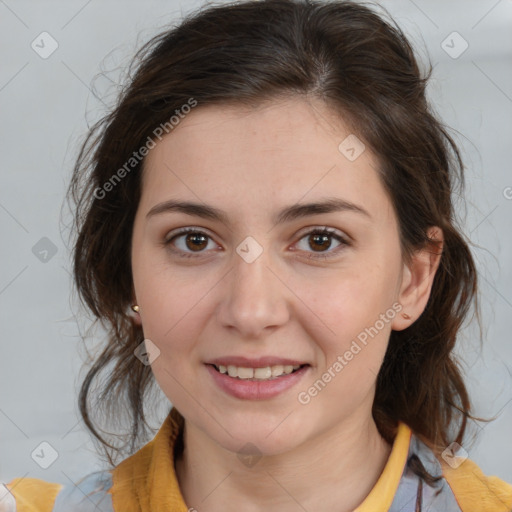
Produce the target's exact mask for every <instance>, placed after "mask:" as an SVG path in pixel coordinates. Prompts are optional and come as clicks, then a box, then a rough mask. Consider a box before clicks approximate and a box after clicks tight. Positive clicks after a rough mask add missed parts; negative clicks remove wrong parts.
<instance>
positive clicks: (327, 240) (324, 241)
mask: <svg viewBox="0 0 512 512" xmlns="http://www.w3.org/2000/svg"><path fill="white" fill-rule="evenodd" d="M333 239H334V240H336V242H338V246H337V247H335V249H334V250H329V249H330V248H331V247H332V240H333ZM303 240H306V243H305V244H303V247H299V248H300V249H301V250H303V251H305V252H309V254H308V255H307V258H310V259H314V258H319V259H327V258H331V257H334V256H337V255H338V253H339V252H340V251H341V250H343V249H344V248H345V247H346V246H349V245H350V243H349V241H348V240H347V239H345V238H344V237H343V236H341V235H340V234H338V232H337V231H334V230H332V229H329V228H323V229H314V230H312V231H309V232H308V233H305V234H304V235H303V236H302V237H301V239H300V241H299V243H300V242H302V241H303ZM304 246H305V247H304ZM309 249H313V251H311V250H309Z"/></svg>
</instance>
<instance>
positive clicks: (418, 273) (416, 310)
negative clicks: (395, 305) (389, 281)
mask: <svg viewBox="0 0 512 512" xmlns="http://www.w3.org/2000/svg"><path fill="white" fill-rule="evenodd" d="M427 235H428V237H429V238H430V239H431V242H430V243H429V244H428V246H427V247H425V248H424V249H420V250H418V251H416V252H415V253H414V254H413V255H412V260H411V261H410V262H409V263H408V264H406V263H404V267H403V270H402V281H401V284H400V291H399V295H398V299H397V300H398V302H399V303H400V304H401V305H402V311H401V313H400V314H398V315H397V316H396V317H395V318H394V319H393V322H392V323H391V328H392V329H393V330H394V331H402V330H403V329H406V328H407V327H409V326H410V325H412V324H413V323H414V322H415V321H416V320H417V319H418V318H419V317H420V316H421V314H422V313H423V311H424V310H425V307H426V305H427V302H428V299H429V297H430V291H431V290H432V284H433V282H434V277H435V274H436V271H437V269H438V267H439V263H440V262H441V254H442V252H443V242H444V237H443V231H442V229H441V228H439V227H438V226H432V227H430V228H429V229H428V230H427ZM403 313H405V314H406V315H408V316H409V317H410V318H404V317H403V316H402V314H403Z"/></svg>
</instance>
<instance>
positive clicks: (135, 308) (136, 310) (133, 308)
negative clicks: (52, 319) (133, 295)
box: [132, 304, 139, 313]
mask: <svg viewBox="0 0 512 512" xmlns="http://www.w3.org/2000/svg"><path fill="white" fill-rule="evenodd" d="M132 310H133V311H135V313H138V312H139V306H137V304H134V305H133V306H132Z"/></svg>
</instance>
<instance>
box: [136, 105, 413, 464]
mask: <svg viewBox="0 0 512 512" xmlns="http://www.w3.org/2000/svg"><path fill="white" fill-rule="evenodd" d="M349 135H350V131H349V130H348V129H347V128H346V127H345V126H344V124H343V123H342V122H341V121H340V120H339V118H335V117H334V115H333V114H332V113H330V111H329V110H328V108H327V106H326V105H324V104H323V103H321V102H317V101H315V102H311V103H307V102H306V101H305V100H302V99H290V100H287V101H286V102H279V103H278V102H274V103H272V104H271V105H267V106H265V107H263V108H259V109H254V110H249V109H243V108H241V107H226V106H222V107H220V106H208V107H201V105H199V106H198V107H196V109H194V110H192V111H191V112H190V113H189V114H188V115H187V116H185V117H184V118H183V119H182V120H181V121H180V123H179V125H177V126H176V127H175V128H174V129H173V130H172V132H170V133H169V134H168V135H166V136H165V137H164V138H162V140H161V141H159V142H157V144H156V147H154V149H152V150H150V151H149V154H148V155H147V157H146V159H145V169H144V176H143V190H142V197H141V201H140V204H139V208H138V211H137V214H136V218H135V224H134V231H133V241H132V267H133V278H134V292H135V296H134V300H135V301H136V303H137V304H138V305H139V307H140V320H141V322H142V326H143V331H144V337H145V338H146V339H147V340H151V343H152V344H154V346H156V347H157V348H158V350H159V351H160V353H159V355H158V357H156V359H155V360H154V361H153V363H152V370H153V372H154V375H155V377H156V380H157V382H158V384H159V386H160V387H161V388H162V390H163V392H164V393H165V394H166V396H167V397H168V399H169V400H170V401H171V402H172V404H173V405H174V406H176V408H177V409H178V410H179V411H180V412H181V413H182V414H183V416H184V417H185V418H186V420H187V424H190V425H193V427H195V428H196V430H197V431H201V432H202V433H203V434H206V435H207V436H208V437H209V438H211V439H213V440H214V441H216V442H217V443H219V444H220V445H221V446H223V447H224V448H226V449H228V450H231V451H233V452H236V451H238V450H240V449H241V447H243V446H244V445H245V444H246V443H251V444H252V445H255V446H256V447H257V449H258V451H259V452H261V453H263V454H272V453H274V454H277V453H281V452H284V451H287V450H290V449H292V448H294V447H297V446H299V445H300V444H302V443H305V442H306V441H310V440H313V439H314V438H315V437H316V436H319V435H321V434H323V433H327V432H328V431H331V432H336V429H338V428H341V427H340V426H343V428H350V427H351V426H352V427H353V428H358V426H361V424H364V423H365V422H368V421H371V407H372V402H373V397H374V390H375V381H376V377H377V374H378V371H379V368H380V366H381V363H382V360H383V357H384V354H385V351H386V346H387V342H388V338H389V335H390V332H391V330H392V329H395V328H397V329H401V328H404V327H405V326H404V325H403V323H401V322H403V318H401V316H400V314H399V313H398V311H399V310H400V309H401V307H402V306H401V305H400V304H398V300H399V299H400V290H401V286H402V277H403V273H402V272H403V269H404V265H403V262H402V259H401V253H400V245H399V236H398V225H397V219H396V217H395V214H394V210H393V207H392V204H391V202H390V200H389V198H388V196H387V194H386V193H385V190H384V188H383V186H382V184H381V182H380V181H379V178H378V175H377V172H376V169H377V166H378V162H377V160H376V158H375V157H374V156H373V155H372V154H371V152H370V150H369V149H368V148H366V149H364V147H363V146H361V143H360V142H358V141H357V140H355V139H353V138H352V137H351V138H349V139H348V140H346V141H345V139H346V138H347V137H348V136H349ZM343 141H345V142H343ZM341 143H343V144H341ZM340 144H341V146H340ZM361 151H362V152H361ZM360 152H361V154H359V156H358V153H360ZM168 201H174V202H179V203H187V204H190V203H194V204H196V205H197V207H195V208H192V207H187V208H178V207H174V208H172V209H171V208H167V209H166V208H165V203H166V202H168ZM326 201H338V202H339V203H340V204H341V207H340V206H339V205H338V207H336V208H329V207H316V208H315V207H309V208H307V207H306V205H310V204H313V203H325V202H326ZM162 205H164V206H162ZM343 205H344V206H343ZM347 205H348V206H347ZM211 211H214V212H216V213H217V214H218V215H213V214H212V213H211ZM152 212H153V213H152ZM207 212H210V214H206V213H207ZM217 217H221V219H219V218H217ZM184 228H187V229H193V232H192V233H188V234H187V233H185V234H183V233H181V234H180V233H179V231H180V230H182V229H184ZM324 228H328V229H329V230H330V231H332V234H330V233H328V234H322V233H318V232H319V231H321V230H322V229H324ZM337 237H339V238H337ZM166 241H167V242H166ZM404 311H405V309H404ZM153 350H154V349H153ZM236 358H239V359H238V360H236ZM136 362H137V364H142V363H139V362H138V361H136ZM213 362H216V364H217V366H218V367H219V368H220V366H221V365H222V366H233V367H234V368H231V374H232V375H233V376H229V375H225V374H221V373H220V372H219V371H218V370H217V369H215V367H214V366H212V363H213ZM222 363H224V364H222ZM336 363H338V364H336ZM290 365H291V366H298V365H306V366H304V367H301V369H300V370H299V371H298V372H296V373H295V372H294V373H292V374H288V376H286V375H285V376H280V377H277V375H280V374H281V373H282V371H285V370H287V369H286V368H285V367H286V366H290ZM237 367H242V368H246V369H242V370H240V372H239V370H238V369H237ZM265 367H266V368H267V369H265ZM269 367H270V370H269V369H268V368H269ZM247 368H249V369H247ZM251 368H253V370H252V371H251ZM254 368H259V370H258V371H257V372H256V375H255V377H258V378H260V377H261V379H260V380H246V379H243V378H240V377H244V376H245V377H248V376H250V375H254ZM220 369H221V370H222V368H220ZM288 370H289V369H288ZM235 372H236V373H235ZM272 372H273V373H272ZM269 373H270V375H276V377H274V378H273V379H271V380H269V379H268V378H267V379H266V380H262V379H264V378H266V377H267V376H268V375H269ZM253 379H254V377H253ZM315 383H316V384H315Z"/></svg>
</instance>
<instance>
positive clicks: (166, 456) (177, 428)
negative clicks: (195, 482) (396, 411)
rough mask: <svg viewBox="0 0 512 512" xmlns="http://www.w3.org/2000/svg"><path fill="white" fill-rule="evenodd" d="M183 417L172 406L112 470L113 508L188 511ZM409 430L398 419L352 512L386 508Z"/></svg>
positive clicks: (399, 473) (401, 467) (406, 447)
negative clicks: (178, 446)
mask: <svg viewBox="0 0 512 512" xmlns="http://www.w3.org/2000/svg"><path fill="white" fill-rule="evenodd" d="M183 423H184V419H183V416H181V414H180V413H179V412H178V410H177V409H175V408H173V409H172V410H171V412H170V414H169V416H168V417H167V418H166V419H165V421H164V422H163V424H162V426H161V427H160V430H159V431H158V432H157V434H156V436H155V437H154V438H153V440H152V441H150V442H149V443H148V444H146V445H145V446H144V447H142V448H141V449H140V450H139V451H138V452H136V453H134V454H133V455H132V456H131V457H128V458H127V459H125V460H124V461H123V462H121V463H120V464H119V465H118V466H117V467H116V468H115V469H114V470H113V471H112V477H113V485H112V488H111V490H110V492H111V494H112V504H113V507H114V510H122V511H123V512H132V511H135V510H137V511H139V510H140V511H141V512H168V511H169V510H172V511H175V512H188V510H189V509H188V507H187V505H186V504H185V500H184V499H183V496H182V494H181V491H180V488H179V484H178V479H177V477H176V472H175V470H174V446H175V442H176V439H177V437H178V434H179V433H180V432H181V429H182V428H183ZM410 440H411V430H410V428H409V427H408V426H407V425H405V424H404V423H399V426H398V431H397V435H396V437H395V440H394V442H393V448H392V450H391V454H390V456H389V459H388V461H387V463H386V466H385V467H384V470H383V472H382V474H381V476H380V477H379V480H378V481H377V483H376V484H375V486H374V487H373V489H372V491H371V492H370V494H369V495H368V496H367V497H366V499H365V500H364V501H363V503H361V505H360V506H359V507H358V508H357V509H356V511H355V512H372V511H375V510H387V509H388V507H389V506H391V503H392V501H393V497H394V495H395V493H396V490H397V488H398V484H399V483H400V479H401V477H402V472H403V470H404V467H405V464H406V461H407V454H408V451H409V443H410Z"/></svg>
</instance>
